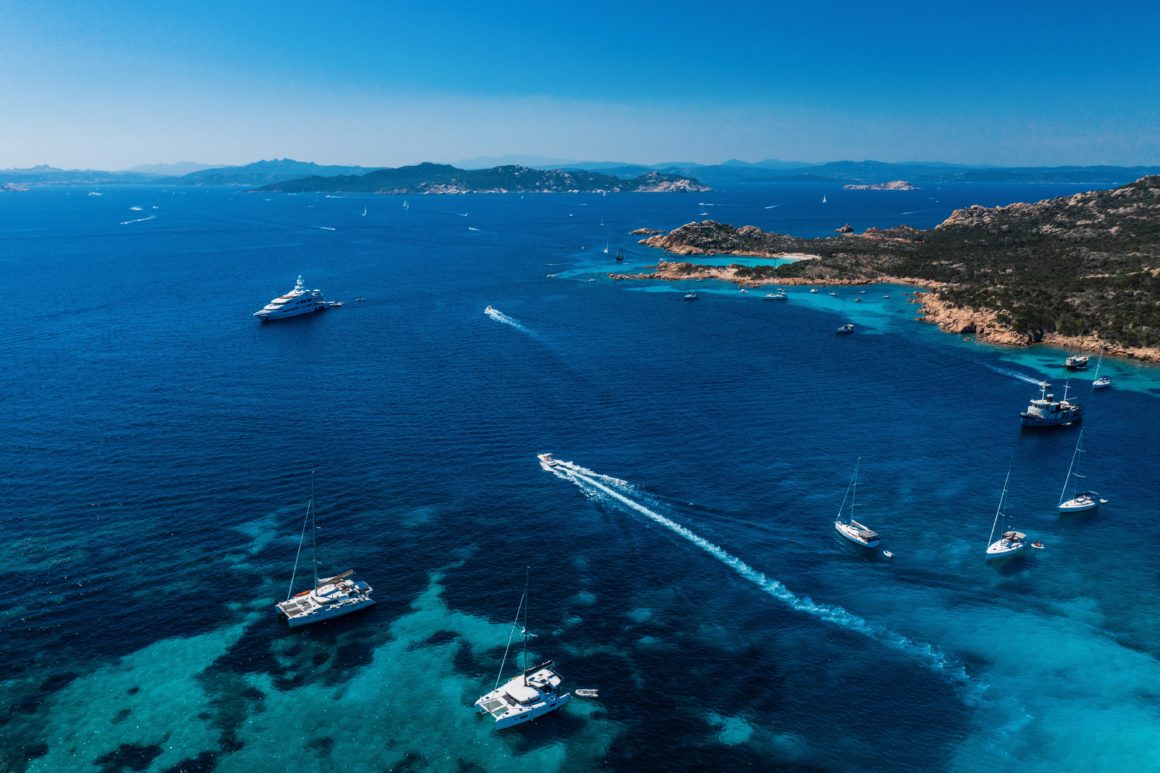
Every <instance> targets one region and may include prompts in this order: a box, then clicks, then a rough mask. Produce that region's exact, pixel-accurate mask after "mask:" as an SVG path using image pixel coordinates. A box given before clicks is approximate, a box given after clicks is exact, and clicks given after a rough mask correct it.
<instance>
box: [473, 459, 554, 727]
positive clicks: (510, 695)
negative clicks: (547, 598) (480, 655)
mask: <svg viewBox="0 0 1160 773" xmlns="http://www.w3.org/2000/svg"><path fill="white" fill-rule="evenodd" d="M544 457H547V458H548V459H549V460H550V459H551V454H540V459H541V461H543V460H544ZM521 612H523V615H524V624H523V626H522V627H521V631H522V633H523V637H524V653H523V663H522V666H523V667H522V668H521V672H520V675H519V676H517V677H514V678H513V679H510V680H508V681H507V682H505V683H504V684H503V685H500V680H501V679H503V669H504V665H506V664H507V657H508V653H509V652H510V651H511V646H512V637H511V636H508V645H507V649H505V650H504V653H503V661H502V662H501V663H500V666H499V674H497V675H496V678H495V688H494V689H493V690H492V691H491V692H489V693H487V694H486V695H484V696H482V697H481V698H480V699H479V700H477V701H476V702H475V709H476V711H477V712H478V713H480V714H488V715H489V716H491V717H492V718H493V719H494V720H495V729H496V730H506V729H507V728H509V727H515V726H516V725H524V724H527V723H528V722H531V721H532V720H533V719H536V718H537V717H542V716H544V715H545V714H550V713H552V712H553V711H555V710H556V709H560V708H563V707H564V706H567V705H568V703H569V702H570V701H571V700H572V693H568V692H561V689H560V685H561V683H562V682H563V679H562V678H561V676H560V675H559V674H558V673H556V672H555V671H553V670H552V661H550V660H549V661H547V662H546V663H541V664H540V665H538V666H532V667H531V668H528V581H527V579H526V578H525V580H524V595H523V596H521V597H520V605H519V607H518V608H517V609H516V616H515V619H514V620H513V621H512V634H514V633H515V630H516V628H517V627H519V620H520V613H521Z"/></svg>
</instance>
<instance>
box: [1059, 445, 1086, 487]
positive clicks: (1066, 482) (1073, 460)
mask: <svg viewBox="0 0 1160 773" xmlns="http://www.w3.org/2000/svg"><path fill="white" fill-rule="evenodd" d="M1082 442H1083V430H1082V429H1081V430H1080V431H1079V437H1078V438H1076V441H1075V451H1073V452H1072V454H1071V464H1070V465H1069V466H1068V468H1067V477H1066V478H1064V479H1063V490H1062V491H1060V492H1059V504H1061V505H1062V504H1063V500H1064V499H1066V498H1067V487H1068V486H1069V485H1070V484H1071V476H1072V474H1073V472H1074V470H1075V463H1076V462H1078V461H1079V455H1080V453H1081V451H1082V449H1080V443H1082ZM1074 474H1075V476H1076V477H1077V478H1078V477H1083V476H1081V475H1080V474H1079V473H1078V472H1075V473H1074Z"/></svg>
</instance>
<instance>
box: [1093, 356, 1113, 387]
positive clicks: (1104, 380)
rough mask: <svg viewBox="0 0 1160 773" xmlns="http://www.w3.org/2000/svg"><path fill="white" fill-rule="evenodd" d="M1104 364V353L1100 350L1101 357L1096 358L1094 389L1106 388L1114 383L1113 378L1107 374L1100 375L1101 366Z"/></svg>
mask: <svg viewBox="0 0 1160 773" xmlns="http://www.w3.org/2000/svg"><path fill="white" fill-rule="evenodd" d="M1103 364H1104V353H1103V352H1102V351H1101V352H1100V358H1099V359H1098V360H1096V373H1095V378H1094V379H1092V389H1106V388H1107V387H1110V386H1111V385H1112V380H1111V379H1110V378H1108V377H1107V376H1101V375H1100V366H1101V365H1103Z"/></svg>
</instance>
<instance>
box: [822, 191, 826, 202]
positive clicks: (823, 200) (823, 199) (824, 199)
mask: <svg viewBox="0 0 1160 773" xmlns="http://www.w3.org/2000/svg"><path fill="white" fill-rule="evenodd" d="M822 203H823V204H825V203H826V194H824V193H823V194H822Z"/></svg>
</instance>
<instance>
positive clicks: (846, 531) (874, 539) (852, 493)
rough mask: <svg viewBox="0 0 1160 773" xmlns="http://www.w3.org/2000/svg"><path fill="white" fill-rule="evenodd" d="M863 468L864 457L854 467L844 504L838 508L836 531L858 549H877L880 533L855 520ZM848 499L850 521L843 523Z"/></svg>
mask: <svg viewBox="0 0 1160 773" xmlns="http://www.w3.org/2000/svg"><path fill="white" fill-rule="evenodd" d="M861 466H862V457H860V456H859V457H858V463H857V464H855V465H854V475H853V477H851V478H850V485H848V486H846V495H845V496H843V497H842V504H841V505H839V506H838V517H837V518H836V519H834V530H835V531H837V532H838V534H841V535H842V536H843V537H845V538H846V539H848V540H849V541H850V542H853V543H854V544H855V545H857V546H858V547H863V548H876V547H878V542H879V539H878V532H876V531H874V530H873V529H871V528H870V527H869V526H866V525H864V524H861V523H858V522H857V521H855V520H854V500H855V498H856V497H857V496H858V468H859V467H861ZM847 499H849V500H850V510H849V513H848V520H845V521H843V520H842V510H843V509H845V507H846V500H847Z"/></svg>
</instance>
